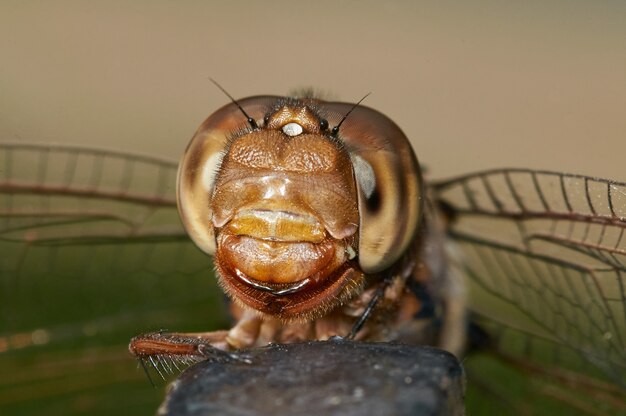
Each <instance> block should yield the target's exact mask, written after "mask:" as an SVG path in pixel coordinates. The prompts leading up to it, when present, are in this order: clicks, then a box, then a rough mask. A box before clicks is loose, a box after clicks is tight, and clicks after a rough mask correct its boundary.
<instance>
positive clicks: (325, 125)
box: [320, 118, 328, 131]
mask: <svg viewBox="0 0 626 416" xmlns="http://www.w3.org/2000/svg"><path fill="white" fill-rule="evenodd" d="M320 130H321V131H326V130H328V120H326V119H324V118H323V119H321V120H320Z"/></svg>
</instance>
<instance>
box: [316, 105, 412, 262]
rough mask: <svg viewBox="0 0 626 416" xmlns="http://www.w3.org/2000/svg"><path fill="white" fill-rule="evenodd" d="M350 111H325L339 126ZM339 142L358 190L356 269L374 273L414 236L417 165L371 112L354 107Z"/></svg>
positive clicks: (395, 130)
mask: <svg viewBox="0 0 626 416" xmlns="http://www.w3.org/2000/svg"><path fill="white" fill-rule="evenodd" d="M352 107H353V105H352V104H346V103H327V104H326V105H325V106H324V109H325V110H326V111H327V113H328V114H333V116H334V120H340V119H341V117H342V115H343V114H346V113H347V112H348V111H349V110H350V109H351V108H352ZM329 118H330V117H329ZM334 120H333V121H334ZM338 137H339V139H340V140H341V141H342V142H344V143H345V144H346V146H347V147H348V149H350V153H351V158H352V163H353V166H354V173H355V178H356V181H357V184H358V190H359V215H360V224H359V250H358V251H359V265H360V266H361V269H362V270H363V271H364V272H366V273H376V272H379V271H382V270H384V269H386V268H388V267H390V266H391V265H393V264H394V263H395V262H396V261H397V260H398V259H399V258H400V257H401V256H402V254H403V253H404V252H405V251H406V249H407V248H408V246H409V244H410V243H411V241H412V240H413V238H414V237H415V234H416V232H417V227H418V225H419V220H420V216H421V211H422V210H421V204H422V195H421V174H420V169H419V165H418V162H417V159H416V158H415V154H414V153H413V150H412V149H411V145H410V144H409V141H408V139H407V138H406V136H405V135H404V133H403V132H402V130H400V128H399V127H398V126H397V125H396V124H395V123H394V122H393V121H391V120H390V119H389V118H387V117H386V116H385V115H383V114H381V113H379V112H378V111H375V110H372V109H370V108H367V107H364V106H358V107H356V108H355V109H354V111H353V112H352V113H351V114H350V115H349V116H348V117H347V119H346V121H345V123H343V124H342V125H341V128H340V129H339V133H338Z"/></svg>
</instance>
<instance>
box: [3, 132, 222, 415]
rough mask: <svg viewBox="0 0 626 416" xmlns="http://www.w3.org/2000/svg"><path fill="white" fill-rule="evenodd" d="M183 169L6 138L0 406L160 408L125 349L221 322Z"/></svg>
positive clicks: (13, 409)
mask: <svg viewBox="0 0 626 416" xmlns="http://www.w3.org/2000/svg"><path fill="white" fill-rule="evenodd" d="M176 169H177V164H176V163H175V162H172V161H168V160H161V159H158V158H151V157H144V156H140V155H129V154H123V153H116V152H111V151H104V150H94V149H85V148H79V147H69V146H49V145H24V144H19V143H0V253H1V256H0V285H1V286H0V410H1V411H0V413H3V414H15V413H19V412H24V411H25V409H28V408H32V409H41V408H43V407H42V406H45V407H46V408H47V409H50V411H51V413H50V414H72V413H77V414H85V413H90V414H98V412H101V413H102V414H110V413H111V412H112V410H113V409H117V408H118V407H124V408H126V407H127V406H130V408H131V409H135V410H137V411H138V412H139V413H146V412H150V413H152V412H153V411H154V409H155V408H156V407H157V406H158V403H159V401H160V399H161V398H162V391H158V390H157V391H152V389H151V388H150V386H149V384H148V382H147V379H146V378H145V376H144V374H143V373H142V372H141V371H136V368H135V365H134V363H133V359H132V358H131V357H130V355H129V354H128V353H127V351H126V345H127V343H128V341H129V339H130V338H131V337H132V336H134V335H137V334H138V333H141V332H146V331H150V330H159V329H170V330H174V329H175V330H180V331H185V330H189V331H203V330H210V329H212V328H216V327H218V326H220V325H223V324H224V317H225V314H224V313H223V311H222V309H221V294H220V292H219V290H217V288H216V285H215V284H214V282H213V280H214V279H212V266H211V261H210V259H209V258H208V257H207V256H206V255H204V254H202V253H200V252H199V251H198V250H197V249H196V248H195V247H194V246H193V244H192V243H191V242H190V241H189V239H188V238H187V236H186V235H185V233H184V230H183V228H182V226H181V224H180V222H179V219H178V214H177V211H176V202H175V178H176Z"/></svg>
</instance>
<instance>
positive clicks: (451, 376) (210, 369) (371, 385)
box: [159, 340, 464, 416]
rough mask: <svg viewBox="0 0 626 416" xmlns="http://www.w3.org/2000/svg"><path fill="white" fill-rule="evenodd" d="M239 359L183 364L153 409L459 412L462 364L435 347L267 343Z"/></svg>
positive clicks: (174, 415)
mask: <svg viewBox="0 0 626 416" xmlns="http://www.w3.org/2000/svg"><path fill="white" fill-rule="evenodd" d="M240 357H242V359H241V360H231V361H221V362H215V361H213V362H211V361H204V362H201V363H199V364H197V365H195V366H193V367H190V368H189V369H187V370H186V371H185V372H183V373H182V374H181V376H180V377H179V378H178V379H177V380H176V381H174V383H172V385H171V386H170V390H169V392H168V395H167V397H166V399H165V401H164V402H163V404H162V405H161V408H160V409H159V414H160V415H170V416H183V415H185V416H187V415H189V416H191V415H193V416H198V415H233V416H234V415H237V416H240V415H241V416H243V415H246V416H253V415H274V416H278V415H342V416H346V415H348V416H349V415H359V416H363V415H461V414H464V406H463V392H464V374H463V370H462V368H461V366H460V364H459V362H458V361H457V359H456V358H455V357H454V356H453V355H451V354H449V353H447V352H445V351H441V350H438V349H435V348H429V347H417V346H407V345H401V344H388V343H361V342H351V341H345V340H331V341H323V342H320V341H318V342H306V343H298V344H288V345H271V346H268V347H265V348H259V349H252V350H247V351H243V352H241V354H240ZM246 361H247V362H246Z"/></svg>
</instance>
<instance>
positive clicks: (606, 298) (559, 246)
mask: <svg viewBox="0 0 626 416" xmlns="http://www.w3.org/2000/svg"><path fill="white" fill-rule="evenodd" d="M433 186H434V190H435V193H436V198H437V199H438V200H439V202H440V205H441V206H442V207H443V209H444V212H446V213H447V214H448V215H449V216H450V229H449V235H450V237H451V238H452V240H453V243H451V250H452V252H453V253H454V254H453V255H452V258H453V259H455V261H456V262H457V263H460V264H459V266H460V268H461V269H462V270H463V271H464V273H465V275H466V276H467V278H468V279H467V280H468V282H469V285H470V288H469V289H470V305H471V311H472V314H473V317H474V319H475V320H476V321H477V322H478V323H479V325H480V326H481V327H482V328H484V329H485V330H487V331H488V332H489V334H490V336H491V340H492V342H493V345H492V347H493V348H492V350H493V351H495V352H496V353H497V354H499V355H500V356H501V357H502V358H504V359H505V360H506V361H508V362H509V363H515V364H517V365H518V366H520V367H524V368H525V369H526V370H529V371H532V372H534V373H535V374H538V373H541V372H544V373H551V374H552V376H554V377H555V378H561V379H562V378H564V377H565V378H568V377H569V378H570V380H573V379H574V378H575V379H576V380H575V381H576V382H577V383H578V384H579V386H585V388H587V389H590V391H600V388H596V387H589V386H590V383H591V384H593V383H595V382H596V381H598V380H597V378H598V377H601V378H604V379H605V380H607V381H608V384H605V386H606V387H607V388H608V389H609V390H611V391H614V392H615V391H617V392H619V393H618V394H620V395H623V394H624V391H623V390H621V389H623V388H626V236H625V235H624V234H625V231H624V229H625V228H626V184H625V183H621V182H616V181H610V180H604V179H597V178H591V177H586V176H580V175H566V174H561V173H554V172H546V171H531V170H523V169H507V170H493V171H486V172H481V173H475V174H471V175H467V176H463V177H459V178H455V179H453V180H449V181H442V182H438V183H435V184H434V185H433ZM565 374H567V376H565ZM583 374H584V375H583ZM592 380H593V381H592ZM561 381H562V380H561ZM622 397H623V396H622ZM622 405H623V402H621V403H619V406H622ZM621 410H623V411H625V412H626V408H623V407H622V408H621Z"/></svg>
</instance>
